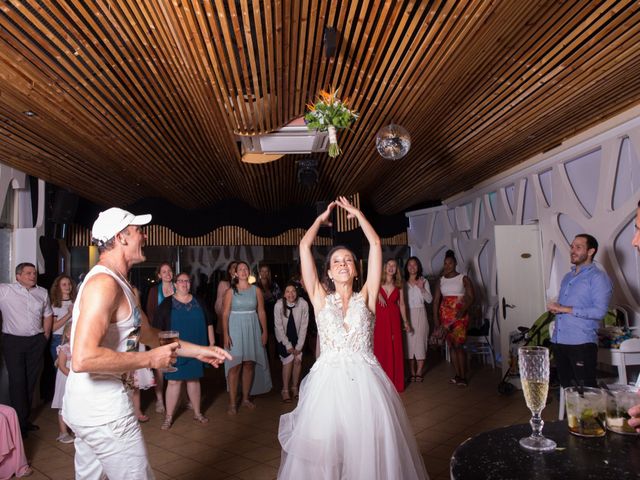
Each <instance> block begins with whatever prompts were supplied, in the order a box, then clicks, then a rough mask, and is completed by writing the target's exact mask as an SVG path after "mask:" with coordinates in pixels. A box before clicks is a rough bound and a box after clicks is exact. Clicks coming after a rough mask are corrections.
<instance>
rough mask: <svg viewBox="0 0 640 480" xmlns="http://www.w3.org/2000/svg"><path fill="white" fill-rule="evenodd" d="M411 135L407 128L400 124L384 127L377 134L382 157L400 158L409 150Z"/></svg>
mask: <svg viewBox="0 0 640 480" xmlns="http://www.w3.org/2000/svg"><path fill="white" fill-rule="evenodd" d="M409 147H411V136H410V135H409V132H407V130H406V128H404V127H401V126H400V125H394V124H393V123H392V124H391V125H387V126H386V127H382V128H381V129H380V130H379V131H378V133H377V135H376V148H377V149H378V153H379V154H380V155H381V156H382V158H386V159H387V160H398V159H399V158H402V157H404V156H405V155H406V154H407V153H408V152H409Z"/></svg>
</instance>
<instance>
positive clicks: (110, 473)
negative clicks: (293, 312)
mask: <svg viewBox="0 0 640 480" xmlns="http://www.w3.org/2000/svg"><path fill="white" fill-rule="evenodd" d="M150 221H151V215H140V216H136V215H134V214H132V213H130V212H127V211H126V210H122V209H119V208H110V209H109V210H106V211H104V212H101V213H100V215H99V216H98V219H97V220H96V221H95V223H94V224H93V228H92V231H91V235H92V239H93V242H94V243H96V244H97V245H98V251H99V252H100V260H99V262H98V263H97V265H96V266H95V267H93V268H92V269H91V271H90V272H89V273H88V274H87V276H86V277H85V280H84V282H83V283H82V286H81V287H80V291H79V292H78V296H77V299H76V302H75V304H74V308H73V324H72V325H73V326H72V329H71V358H72V360H71V362H72V363H71V370H70V372H69V377H68V379H67V386H66V391H65V395H64V400H63V416H64V419H65V422H67V424H68V425H69V426H70V427H71V429H72V430H73V431H74V433H75V435H76V440H75V449H76V453H75V473H76V478H77V479H101V478H104V477H105V476H106V477H108V478H109V479H110V480H117V479H125V478H126V479H152V478H154V476H153V471H152V470H151V467H150V465H149V461H148V459H147V451H146V447H145V443H144V438H143V437H142V431H141V430H140V426H139V424H138V420H137V419H136V417H135V415H134V410H133V404H132V388H131V387H132V372H133V371H134V370H137V369H140V368H156V369H161V368H167V367H169V366H170V365H172V364H174V363H175V361H176V357H177V356H184V357H195V358H198V359H199V360H201V361H203V362H206V363H209V364H211V365H213V366H214V367H217V366H218V365H220V364H221V363H222V362H224V360H225V359H230V358H231V357H230V356H229V354H228V353H227V352H225V351H224V350H223V349H221V348H219V347H204V346H200V345H195V344H192V343H188V342H184V341H181V342H180V343H178V342H174V343H171V344H169V345H164V346H159V342H158V330H156V329H154V328H152V327H151V326H150V325H149V322H148V320H147V318H146V316H145V315H144V313H142V311H141V310H140V308H139V306H138V304H137V300H136V296H135V294H134V292H133V288H132V287H131V285H130V284H129V281H128V280H127V276H128V273H129V270H130V269H131V267H132V266H133V265H135V264H137V263H141V262H144V260H145V256H144V254H143V253H142V247H143V246H144V243H145V240H146V235H145V233H144V231H143V229H142V225H146V224H147V223H149V222H150ZM138 342H142V343H144V344H145V345H148V346H150V347H155V348H152V349H151V350H149V351H143V352H139V351H138Z"/></svg>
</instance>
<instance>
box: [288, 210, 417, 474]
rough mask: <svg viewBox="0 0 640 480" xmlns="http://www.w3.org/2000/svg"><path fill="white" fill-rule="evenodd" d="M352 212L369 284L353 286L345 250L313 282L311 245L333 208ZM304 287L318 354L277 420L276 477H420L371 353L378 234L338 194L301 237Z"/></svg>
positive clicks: (403, 421) (407, 431)
mask: <svg viewBox="0 0 640 480" xmlns="http://www.w3.org/2000/svg"><path fill="white" fill-rule="evenodd" d="M336 207H338V208H342V209H344V210H346V211H347V213H348V215H349V217H355V218H356V219H357V220H358V222H359V223H360V227H361V228H362V231H363V232H364V234H365V236H366V237H367V240H368V241H369V246H370V248H369V261H368V267H367V268H368V275H367V281H366V283H365V284H364V286H363V287H362V290H361V291H360V292H354V291H353V281H354V279H356V278H357V276H358V268H357V260H356V257H355V255H354V254H353V252H351V251H350V250H349V249H347V248H345V247H335V248H334V249H333V250H331V252H329V254H328V256H327V262H326V278H324V282H323V283H321V282H320V280H319V279H318V273H317V271H316V266H315V262H314V259H313V255H312V254H311V245H312V244H313V240H314V239H315V237H316V235H317V234H318V229H319V228H320V226H321V225H322V224H325V223H328V220H329V217H330V215H331V211H332V210H333V209H334V208H336ZM300 263H301V268H302V277H303V280H304V285H305V286H306V288H307V292H308V293H309V298H310V299H311V302H312V303H313V306H314V308H315V311H316V312H318V313H317V314H316V321H317V324H318V334H319V337H320V344H321V351H322V354H321V355H320V357H319V358H318V360H317V361H316V363H315V364H314V366H313V368H312V369H311V372H310V373H309V375H307V377H306V378H305V379H304V380H303V382H302V385H301V388H300V401H299V403H298V406H297V408H296V409H295V410H293V411H292V412H291V413H288V414H285V415H282V417H280V430H279V432H278V439H279V440H280V444H281V445H282V459H281V462H280V470H279V472H278V478H279V479H282V480H289V479H298V478H305V479H312V480H315V479H323V480H329V479H330V480H334V479H349V480H354V479H367V480H374V479H378V480H383V479H384V480H386V479H391V478H394V479H395V478H397V479H405V480H408V479H426V478H427V472H426V469H425V466H424V463H423V461H422V457H421V455H420V451H419V450H418V446H417V444H416V441H415V438H414V436H413V432H412V429H411V426H410V424H409V419H408V418H407V415H406V413H405V411H404V407H403V406H402V402H401V400H400V397H399V395H398V393H397V392H396V389H395V387H394V386H393V384H392V383H391V382H390V381H389V378H388V377H387V375H386V374H385V373H384V371H383V370H382V368H381V367H380V364H379V363H378V361H377V360H376V358H375V356H374V355H373V351H372V335H373V322H374V315H373V313H371V312H375V302H376V300H377V296H378V290H379V289H380V271H381V270H382V250H381V247H380V238H379V237H378V235H377V234H376V232H375V230H374V229H373V227H372V226H371V224H370V223H369V222H368V221H367V219H366V218H365V217H364V215H363V214H362V212H361V211H360V210H358V209H357V208H355V207H354V206H353V205H351V203H349V201H348V200H347V199H346V198H344V197H339V198H338V199H337V200H336V201H334V202H332V203H331V204H330V205H329V206H328V207H327V209H326V210H325V211H324V212H323V213H322V214H321V215H320V216H319V217H318V218H317V219H316V221H315V222H314V223H313V225H311V227H310V228H309V230H308V231H307V233H306V235H305V236H304V238H303V239H302V241H301V242H300Z"/></svg>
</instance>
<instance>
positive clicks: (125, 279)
mask: <svg viewBox="0 0 640 480" xmlns="http://www.w3.org/2000/svg"><path fill="white" fill-rule="evenodd" d="M103 266H104V267H106V268H108V269H109V270H111V271H112V272H113V273H115V274H116V275H118V277H120V279H121V280H122V281H123V282H124V283H126V284H127V287H129V289H130V290H131V291H133V286H132V285H131V284H130V283H129V280H128V279H127V277H125V276H124V275H123V274H122V273H120V271H119V270H118V269H117V268H115V267H114V266H113V265H111V264H109V265H105V264H103Z"/></svg>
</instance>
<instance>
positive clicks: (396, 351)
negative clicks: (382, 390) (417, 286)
mask: <svg viewBox="0 0 640 480" xmlns="http://www.w3.org/2000/svg"><path fill="white" fill-rule="evenodd" d="M403 283H404V282H403V281H402V275H401V274H400V270H399V269H398V262H396V261H395V260H387V262H386V263H385V264H384V268H383V269H382V285H380V293H379V294H378V303H376V326H375V328H374V330H373V353H374V354H375V356H376V358H377V359H378V361H379V362H380V365H381V366H382V369H383V370H384V371H385V373H386V374H387V375H388V377H389V379H390V380H391V382H392V383H393V385H394V386H395V387H396V390H397V391H398V392H402V391H404V349H403V347H402V327H403V326H404V329H405V330H407V331H409V332H410V331H411V326H410V325H409V322H408V321H407V310H406V308H405V305H404V295H403V293H402V288H403Z"/></svg>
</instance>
